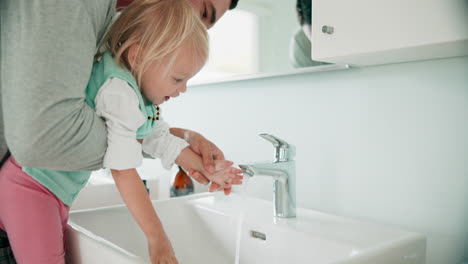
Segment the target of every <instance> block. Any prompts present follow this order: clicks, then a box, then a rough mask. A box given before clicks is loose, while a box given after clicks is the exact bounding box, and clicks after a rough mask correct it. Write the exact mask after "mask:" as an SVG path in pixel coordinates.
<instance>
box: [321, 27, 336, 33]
mask: <svg viewBox="0 0 468 264" xmlns="http://www.w3.org/2000/svg"><path fill="white" fill-rule="evenodd" d="M334 31H335V29H334V28H333V27H330V26H323V27H322V32H323V33H325V34H329V35H331V34H333V32H334Z"/></svg>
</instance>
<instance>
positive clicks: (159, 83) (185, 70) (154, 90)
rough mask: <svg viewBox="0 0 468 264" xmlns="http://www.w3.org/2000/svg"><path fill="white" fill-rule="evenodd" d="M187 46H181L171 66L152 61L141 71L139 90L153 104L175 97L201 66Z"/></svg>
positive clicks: (183, 89)
mask: <svg viewBox="0 0 468 264" xmlns="http://www.w3.org/2000/svg"><path fill="white" fill-rule="evenodd" d="M193 57H194V56H193V55H192V54H191V53H190V50H189V49H188V48H184V47H182V50H181V51H180V52H179V54H178V56H177V57H176V59H175V61H174V63H173V65H172V67H170V68H167V66H165V65H164V63H162V64H161V63H157V62H154V63H153V64H151V66H150V67H149V68H148V70H147V71H145V72H144V73H143V76H142V78H141V91H142V93H143V94H144V96H145V97H146V98H148V99H149V100H150V101H152V102H153V103H154V104H157V105H160V104H162V103H164V102H165V101H168V100H169V99H170V98H171V97H177V96H179V94H180V93H184V92H185V91H186V90H187V81H188V80H189V79H190V78H192V77H193V76H194V75H195V74H196V73H197V72H199V71H200V69H201V68H202V67H203V65H204V62H203V61H196V60H195V59H194V58H193Z"/></svg>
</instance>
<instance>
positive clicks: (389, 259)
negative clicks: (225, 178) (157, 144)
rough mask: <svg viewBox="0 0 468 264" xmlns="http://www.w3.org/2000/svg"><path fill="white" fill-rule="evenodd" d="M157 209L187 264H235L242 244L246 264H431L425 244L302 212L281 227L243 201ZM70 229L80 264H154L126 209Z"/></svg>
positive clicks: (203, 197)
mask: <svg viewBox="0 0 468 264" xmlns="http://www.w3.org/2000/svg"><path fill="white" fill-rule="evenodd" d="M153 204H154V206H155V208H156V211H157V213H158V215H159V217H160V218H161V220H162V222H163V224H164V227H165V230H166V232H167V234H168V236H169V238H170V240H171V242H172V245H173V247H174V250H175V252H176V255H177V257H178V259H179V262H180V263H181V264H192V263H203V264H211V263H213V264H222V263H229V264H233V263H235V260H236V245H237V244H239V245H240V246H239V248H238V251H239V262H240V263H241V264H251V263H252V264H253V263H255V264H259V263H288V264H293V263H316V264H322V263H336V264H345V263H349V264H355V263H361V264H410V263H411V264H423V263H425V255H426V253H425V250H426V239H425V238H424V237H423V236H421V235H420V234H417V233H413V232H408V231H404V230H400V229H397V228H393V227H389V226H384V225H380V224H375V223H369V222H362V221H356V220H353V219H349V218H345V217H338V216H334V215H329V214H324V213H320V212H316V211H312V210H306V209H300V208H299V209H298V210H297V217H296V218H291V219H274V218H273V209H272V206H273V205H272V203H271V202H268V201H264V200H260V199H255V198H251V197H248V198H243V197H242V196H240V195H237V194H231V195H230V196H224V194H222V193H215V194H210V193H202V194H196V195H191V196H186V197H181V198H175V199H169V200H163V201H154V202H153ZM241 208H243V209H242V210H241ZM241 214H242V215H243V216H244V217H243V218H242V221H239V219H240V217H239V216H240V215H241ZM239 223H240V224H239ZM70 225H71V227H72V228H71V229H70V230H69V232H70V234H69V237H70V242H69V244H70V245H71V246H70V249H69V252H68V254H69V256H70V257H71V258H72V259H73V261H74V262H73V263H84V264H87V263H106V262H107V263H148V257H147V245H146V240H145V237H144V236H143V234H142V232H141V231H140V230H139V228H138V226H137V224H136V223H135V222H134V220H133V219H132V217H131V216H130V214H129V212H128V211H127V209H126V207H124V206H114V207H105V208H98V209H93V210H82V211H75V212H72V213H71V215H70ZM239 226H240V230H241V232H240V242H239V243H237V237H238V232H237V231H238V227H239Z"/></svg>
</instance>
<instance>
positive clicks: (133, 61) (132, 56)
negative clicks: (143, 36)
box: [127, 44, 140, 69]
mask: <svg viewBox="0 0 468 264" xmlns="http://www.w3.org/2000/svg"><path fill="white" fill-rule="evenodd" d="M139 50H140V45H138V44H133V45H131V46H130V48H128V53H127V61H128V64H130V67H131V68H132V69H135V68H136V67H137V66H138V62H139V56H138V55H139V54H138V53H139Z"/></svg>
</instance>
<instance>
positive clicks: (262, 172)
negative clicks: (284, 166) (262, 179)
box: [239, 164, 288, 184]
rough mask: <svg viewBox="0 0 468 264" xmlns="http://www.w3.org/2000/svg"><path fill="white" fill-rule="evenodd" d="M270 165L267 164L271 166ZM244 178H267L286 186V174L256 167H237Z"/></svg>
mask: <svg viewBox="0 0 468 264" xmlns="http://www.w3.org/2000/svg"><path fill="white" fill-rule="evenodd" d="M271 165H272V164H269V166H271ZM239 167H240V168H241V170H242V171H243V173H244V175H245V176H248V177H253V176H269V177H272V178H273V179H274V180H277V181H280V182H282V183H283V184H286V182H287V180H288V174H287V173H286V172H283V171H280V170H274V169H265V168H259V167H256V165H239Z"/></svg>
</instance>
